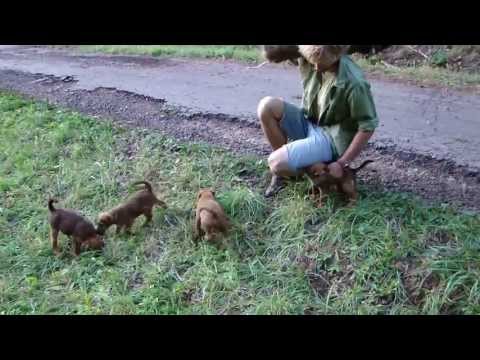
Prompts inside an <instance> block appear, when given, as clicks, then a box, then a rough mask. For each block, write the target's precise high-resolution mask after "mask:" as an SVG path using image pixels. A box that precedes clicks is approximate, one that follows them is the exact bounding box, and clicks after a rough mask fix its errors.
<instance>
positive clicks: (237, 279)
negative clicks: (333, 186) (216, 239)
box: [0, 93, 480, 314]
mask: <svg viewBox="0 0 480 360" xmlns="http://www.w3.org/2000/svg"><path fill="white" fill-rule="evenodd" d="M0 116H1V118H2V127H1V128H0V162H1V166H0V189H1V192H2V196H1V200H0V201H1V202H0V313H1V314H304V313H309V314H439V313H462V314H478V313H479V312H480V288H479V279H480V276H479V275H480V268H479V267H480V253H479V247H480V241H479V238H480V236H479V235H480V218H479V216H478V215H466V214H459V213H455V212H454V211H452V210H451V209H449V208H446V207H425V206H423V205H422V204H421V203H420V202H419V201H417V200H416V199H414V198H412V197H410V196H407V195H403V194H390V193H378V192H372V191H368V190H367V189H365V188H362V189H361V201H360V202H359V205H358V206H357V207H356V208H354V209H347V208H344V207H342V206H340V205H341V203H340V202H339V200H338V199H336V198H335V197H332V198H330V199H329V201H328V202H327V204H326V206H325V207H324V208H322V209H315V208H314V207H313V206H312V204H311V203H310V201H309V200H308V199H307V198H306V197H305V195H304V193H305V190H306V186H307V184H306V183H295V184H292V185H291V186H289V187H288V188H287V189H285V190H284V191H283V192H282V194H281V195H280V196H279V197H278V198H277V199H276V200H275V201H274V202H266V201H265V200H264V198H263V196H262V195H261V191H262V188H261V187H262V186H260V185H259V186H258V187H252V186H249V183H250V182H248V181H247V178H245V176H248V179H252V178H256V179H257V180H259V181H260V183H262V181H263V180H265V178H264V177H265V175H266V166H265V163H264V161H263V160H259V159H257V158H253V157H252V158H250V157H236V156H234V155H232V154H230V153H228V152H224V151H222V150H219V149H215V148H212V147H210V146H207V145H202V144H190V145H187V144H179V143H176V142H175V141H174V140H172V139H169V138H165V137H163V136H161V135H160V134H158V133H155V132H154V131H152V130H148V131H144V130H142V129H125V128H120V127H117V126H115V125H114V124H113V123H112V122H109V121H107V120H105V121H98V120H95V119H92V118H89V117H85V116H82V115H80V114H77V113H74V112H70V111H66V110H62V109H58V108H55V107H51V106H49V105H46V104H44V103H34V102H31V101H27V100H23V99H20V98H18V97H15V96H12V95H9V94H5V93H2V94H0ZM142 178H147V179H149V180H151V181H152V183H153V184H154V186H155V188H156V191H157V192H158V194H160V196H161V197H162V198H163V199H164V200H165V201H166V202H167V203H168V204H169V209H167V210H163V209H158V208H157V209H156V210H155V212H154V213H155V215H154V221H153V225H152V226H150V227H142V226H141V223H142V222H143V221H142V220H139V221H138V222H137V223H136V224H135V226H134V229H133V231H134V235H133V236H126V235H121V236H116V235H115V234H114V232H113V231H109V232H108V233H107V237H106V242H107V246H106V248H105V250H104V252H103V253H93V252H85V253H83V254H82V255H81V256H80V257H79V258H73V257H72V256H71V255H70V254H69V243H68V241H67V239H66V238H65V237H63V236H62V237H61V238H60V244H61V246H62V248H63V251H64V253H63V255H62V256H61V257H59V258H57V257H55V256H53V254H52V251H51V247H50V243H49V240H48V225H47V221H46V219H47V209H46V200H47V198H48V197H49V196H55V197H57V198H58V199H60V200H61V202H60V203H59V204H58V206H65V207H70V208H75V209H78V210H79V211H81V212H82V213H83V214H85V215H86V216H87V217H88V218H90V219H94V218H95V217H96V215H97V214H98V212H99V211H101V210H103V209H106V208H109V207H111V206H113V205H115V204H117V203H118V202H119V201H120V200H121V199H123V198H124V197H125V196H127V194H128V193H129V192H130V191H131V189H130V186H129V184H131V183H132V182H133V181H135V180H138V179H142ZM210 186H213V187H215V189H216V190H217V194H218V198H219V201H220V202H221V203H222V204H223V206H224V207H225V209H226V212H227V213H228V214H229V215H230V217H231V218H232V221H233V223H234V229H233V231H232V233H231V235H230V236H229V246H228V248H227V250H225V251H220V250H217V249H216V248H215V247H213V246H210V245H208V244H204V243H201V244H200V245H199V246H194V244H193V243H192V220H193V217H192V215H193V213H192V207H193V203H194V200H195V194H196V192H197V191H198V189H199V188H201V187H210Z"/></svg>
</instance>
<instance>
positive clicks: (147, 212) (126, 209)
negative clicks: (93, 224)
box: [97, 181, 167, 234]
mask: <svg viewBox="0 0 480 360" xmlns="http://www.w3.org/2000/svg"><path fill="white" fill-rule="evenodd" d="M139 184H144V185H145V188H144V189H143V190H140V191H137V192H136V193H135V194H133V195H132V196H131V197H130V198H129V199H128V200H127V201H126V202H125V203H123V204H121V205H118V206H117V207H115V208H113V209H111V210H110V211H107V212H103V213H101V214H100V215H99V216H98V226H97V232H98V233H99V234H104V233H105V231H106V230H107V229H108V228H109V227H110V226H112V225H116V226H117V234H118V233H120V231H121V229H122V228H124V229H125V232H127V233H129V232H130V228H131V227H132V225H133V223H134V221H135V219H136V218H137V217H139V216H140V215H144V216H145V217H146V218H147V219H146V221H145V224H144V225H146V224H148V223H149V222H150V221H151V220H152V217H153V214H152V210H153V207H154V206H155V205H160V206H162V207H163V208H166V207H167V204H165V203H164V202H163V201H162V200H159V199H158V198H157V197H156V196H155V194H154V193H153V190H152V185H151V184H150V183H149V182H148V181H138V182H136V183H133V185H139Z"/></svg>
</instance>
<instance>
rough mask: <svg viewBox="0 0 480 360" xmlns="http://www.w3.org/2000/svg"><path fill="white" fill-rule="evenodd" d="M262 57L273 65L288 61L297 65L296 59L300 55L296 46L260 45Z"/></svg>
mask: <svg viewBox="0 0 480 360" xmlns="http://www.w3.org/2000/svg"><path fill="white" fill-rule="evenodd" d="M262 56H263V57H264V58H265V59H266V60H267V61H269V62H273V63H280V62H283V61H286V60H289V61H290V62H292V63H294V64H297V59H298V58H299V57H301V56H302V55H300V52H299V50H298V45H262Z"/></svg>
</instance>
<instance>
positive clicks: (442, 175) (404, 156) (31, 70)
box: [0, 47, 480, 210]
mask: <svg viewBox="0 0 480 360" xmlns="http://www.w3.org/2000/svg"><path fill="white" fill-rule="evenodd" d="M67 75H70V76H73V77H74V79H75V80H74V81H67V82H65V81H62V79H61V78H62V77H64V76H67ZM66 80H69V79H66ZM0 89H8V90H13V91H16V92H19V93H21V94H25V95H28V96H32V97H34V98H36V99H44V100H48V101H50V102H52V103H55V104H58V105H62V106H67V107H70V108H74V109H76V110H79V111H81V112H84V113H87V114H90V115H95V116H96V115H98V116H101V117H105V116H107V117H110V118H113V119H114V120H117V121H120V122H122V123H125V124H128V125H133V126H143V127H154V128H158V129H161V130H162V131H163V132H165V133H166V134H168V135H171V136H175V137H177V138H179V139H181V140H186V141H207V142H210V143H214V144H218V145H220V146H222V147H225V148H227V149H230V150H234V151H235V152H237V153H238V152H241V153H250V154H252V153H255V154H260V155H265V154H267V153H268V151H269V149H268V147H267V145H266V143H265V141H264V140H263V138H262V136H261V132H260V130H259V128H258V124H257V123H256V120H255V114H254V111H255V107H256V104H257V102H258V100H259V99H260V98H261V97H262V96H265V95H269V94H276V95H280V96H283V97H284V98H285V99H287V100H289V101H292V102H296V103H298V102H299V96H300V86H299V78H298V74H297V73H296V71H295V69H292V68H289V67H284V66H267V67H264V68H261V69H255V70H253V69H247V68H246V65H243V64H237V63H234V62H214V61H206V60H186V59H181V60H177V59H153V58H143V57H108V56H107V57H105V56H80V55H71V54H68V53H64V52H59V51H51V50H48V49H44V48H40V47H5V48H2V47H0ZM373 89H374V95H375V97H376V102H377V104H378V108H379V114H380V117H381V121H382V122H383V126H382V128H381V129H380V131H379V134H378V136H377V137H376V139H375V142H374V143H373V144H372V146H370V148H369V149H368V151H366V152H365V154H364V155H363V157H364V158H366V157H368V158H373V159H374V160H375V161H376V162H375V164H374V165H373V166H372V167H371V170H370V171H365V172H364V173H363V174H362V177H361V180H362V181H364V182H366V183H367V184H369V186H371V187H374V188H379V189H387V190H400V191H409V192H413V193H415V194H418V195H421V196H422V197H424V198H425V199H431V200H436V201H438V200H439V201H441V202H448V203H450V204H452V205H458V206H460V207H462V208H467V209H476V210H478V209H480V175H479V172H478V169H479V168H480V157H479V156H478V155H477V154H478V148H479V145H480V124H479V122H480V119H479V118H478V117H476V114H479V113H480V99H478V97H476V96H474V95H471V94H460V93H454V92H450V91H448V90H441V89H421V88H410V87H407V86H405V85H398V84H393V83H389V82H382V81H378V80H376V81H374V82H373ZM456 117H458V119H457V118H456ZM453 122H455V125H453V124H452V123H453ZM400 131H401V134H402V135H399V134H400ZM420 154H423V155H420ZM425 154H427V155H428V154H431V155H434V158H432V157H430V156H425ZM464 165H468V166H464Z"/></svg>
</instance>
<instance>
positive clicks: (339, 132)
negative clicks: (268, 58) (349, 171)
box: [299, 55, 378, 159]
mask: <svg viewBox="0 0 480 360" xmlns="http://www.w3.org/2000/svg"><path fill="white" fill-rule="evenodd" d="M299 67H300V73H301V76H302V81H303V99H302V106H303V108H304V109H305V112H306V114H307V116H308V118H309V119H311V120H312V119H313V120H315V121H317V125H319V126H321V127H322V129H324V130H325V131H326V132H327V134H328V135H329V136H330V138H331V140H332V144H333V145H334V146H333V149H332V150H333V153H334V159H337V158H339V157H340V156H341V155H342V154H343V153H344V152H345V150H347V148H348V146H349V145H350V143H351V142H352V140H353V138H354V136H355V134H356V133H357V132H358V131H359V130H362V131H374V130H375V129H376V128H377V127H378V118H377V112H376V109H375V104H374V102H373V97H372V93H371V91H370V84H369V83H368V82H367V80H366V79H365V77H364V75H363V72H362V70H361V69H360V68H359V67H358V65H356V64H355V63H354V62H353V61H352V59H350V57H349V56H347V55H344V56H342V57H341V59H340V64H339V69H338V73H337V78H336V80H335V83H334V85H333V86H332V89H331V90H330V94H329V95H327V100H326V105H325V108H324V109H323V111H322V112H321V113H319V112H320V110H319V105H318V93H319V91H320V88H321V86H322V80H321V78H320V76H319V75H318V74H317V72H316V71H315V69H314V67H313V65H311V64H310V63H309V62H307V61H306V60H304V59H301V61H300V65H299Z"/></svg>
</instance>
